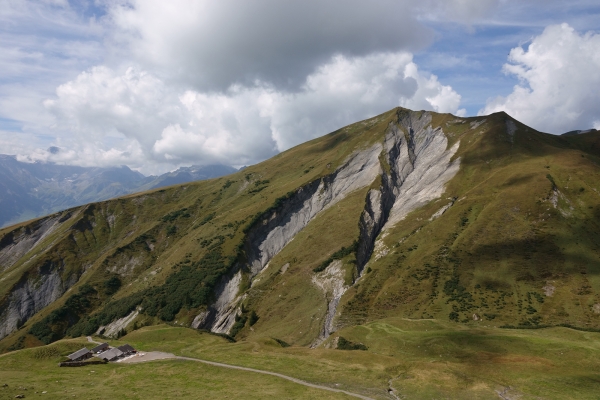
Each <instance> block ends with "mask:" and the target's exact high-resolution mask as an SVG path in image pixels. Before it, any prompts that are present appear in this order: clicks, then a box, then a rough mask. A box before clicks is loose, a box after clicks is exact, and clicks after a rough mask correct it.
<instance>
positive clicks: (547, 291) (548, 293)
mask: <svg viewBox="0 0 600 400" xmlns="http://www.w3.org/2000/svg"><path fill="white" fill-rule="evenodd" d="M542 290H543V291H544V294H545V295H546V296H547V297H552V295H554V291H555V290H556V288H555V287H554V285H552V284H551V283H550V282H547V283H546V286H544V287H543V288H542Z"/></svg>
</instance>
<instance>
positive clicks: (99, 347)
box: [90, 343, 108, 353]
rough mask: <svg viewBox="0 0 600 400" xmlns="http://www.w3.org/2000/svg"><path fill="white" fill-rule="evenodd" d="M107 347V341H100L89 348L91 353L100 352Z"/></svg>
mask: <svg viewBox="0 0 600 400" xmlns="http://www.w3.org/2000/svg"><path fill="white" fill-rule="evenodd" d="M106 349H108V343H101V344H99V345H98V346H96V347H94V348H93V349H92V350H90V351H91V352H92V353H100V352H101V351H102V350H106Z"/></svg>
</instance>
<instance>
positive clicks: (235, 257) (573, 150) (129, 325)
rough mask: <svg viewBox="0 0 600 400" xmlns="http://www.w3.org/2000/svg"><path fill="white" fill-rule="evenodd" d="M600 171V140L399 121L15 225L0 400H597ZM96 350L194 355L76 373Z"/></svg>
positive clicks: (371, 122) (2, 278)
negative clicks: (74, 362)
mask: <svg viewBox="0 0 600 400" xmlns="http://www.w3.org/2000/svg"><path fill="white" fill-rule="evenodd" d="M599 165H600V132H598V131H596V130H589V131H585V132H571V133H569V134H565V135H551V134H547V133H542V132H539V131H537V130H535V129H533V128H531V127H529V126H526V125H525V124H523V123H521V122H519V121H517V120H516V119H513V118H512V117H511V116H509V115H508V114H506V113H504V112H497V113H493V114H490V115H486V116H478V117H468V118H466V117H459V116H455V115H451V114H442V113H435V112H431V111H411V110H409V109H406V108H401V107H399V108H394V109H392V110H390V111H388V112H385V113H383V114H381V115H378V116H376V117H373V118H370V119H367V120H364V121H360V122H356V123H354V124H351V125H348V126H346V127H343V128H341V129H339V130H336V131H334V132H332V133H330V134H328V135H325V136H323V137H320V138H317V139H314V140H311V141H309V142H306V143H303V144H300V145H298V146H296V147H293V148H291V149H289V150H287V151H284V152H281V153H279V154H278V155H276V156H274V157H272V158H270V159H268V160H266V161H263V162H261V163H258V164H255V165H252V166H249V167H247V168H244V169H242V170H240V171H238V172H235V173H233V174H231V175H228V176H224V177H220V178H216V179H210V180H206V181H198V182H191V183H184V184H179V185H175V186H170V187H166V188H160V189H153V190H150V191H146V192H142V193H136V194H130V195H126V196H124V197H120V198H116V199H111V200H107V201H102V202H96V203H91V204H88V205H84V206H79V207H75V208H70V209H68V210H64V211H61V212H58V213H54V214H51V215H48V216H45V217H42V218H39V219H36V220H32V221H28V222H22V223H19V224H17V225H13V226H10V227H6V228H3V229H1V230H0V339H1V340H0V350H1V351H2V352H3V353H5V354H3V355H1V356H0V376H1V378H0V384H4V383H6V384H7V386H6V387H4V388H0V397H2V398H14V397H15V395H18V394H21V393H25V394H26V396H27V398H29V397H35V396H38V395H40V396H41V393H42V391H43V392H45V394H44V395H45V396H46V398H66V397H71V396H75V397H84V398H90V399H91V398H108V397H113V396H114V393H115V391H117V390H118V393H119V396H118V397H119V398H128V399H137V398H145V399H154V398H156V399H162V398H174V397H190V398H191V397H195V398H198V397H202V398H216V397H219V398H227V397H229V398H257V399H258V398H288V397H292V398H307V399H309V398H317V397H318V398H335V399H337V398H340V399H341V398H352V396H359V397H361V396H362V398H373V399H393V398H396V399H398V398H411V399H412V398H427V399H430V398H464V399H474V398H477V399H478V398H481V399H487V398H499V397H500V398H503V399H509V398H511V399H512V398H521V399H530V398H531V399H533V398H544V399H563V398H578V399H593V398H597V396H598V392H599V390H598V389H599V388H600V369H599V368H598V359H599V358H600V192H599V190H600V166H599ZM84 336H93V337H96V340H99V339H98V338H103V339H104V340H107V341H108V342H109V343H110V344H111V345H113V346H116V345H119V344H123V343H130V344H132V345H134V346H135V347H136V348H138V349H140V350H142V351H147V352H150V351H161V352H166V353H170V354H172V355H175V356H178V357H185V358H186V359H182V358H179V359H178V358H172V359H164V360H156V361H152V362H149V363H137V364H127V363H108V364H105V365H93V366H85V367H82V368H58V367H57V363H58V362H59V361H61V360H63V359H64V357H65V356H66V355H67V354H69V353H71V352H73V351H75V350H77V349H79V348H81V347H82V346H85V345H86V343H88V342H87V340H86V339H85V338H84ZM191 359H201V360H205V361H211V362H215V363H224V364H229V365H233V366H239V367H246V368H249V369H255V370H256V369H258V370H261V371H266V372H273V373H276V374H282V375H285V376H287V377H292V378H295V379H297V380H301V381H303V382H304V383H308V384H311V385H315V386H306V385H303V384H298V383H297V382H294V381H289V380H286V379H284V378H281V377H278V376H274V375H272V374H271V375H265V374H260V373H258V372H255V371H252V370H239V369H238V370H232V369H227V368H224V367H219V366H216V365H213V364H204V363H198V362H194V361H193V360H191ZM322 386H324V387H328V388H331V389H332V390H335V391H328V390H325V389H323V388H320V387H322ZM23 387H24V388H26V390H27V391H26V392H24V391H23V389H22V388H23ZM34 392H35V393H34Z"/></svg>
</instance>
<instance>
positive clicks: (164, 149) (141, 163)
mask: <svg viewBox="0 0 600 400" xmlns="http://www.w3.org/2000/svg"><path fill="white" fill-rule="evenodd" d="M459 104H460V95H458V94H457V93H456V92H455V91H454V90H452V88H451V87H449V86H444V85H442V84H441V83H440V82H439V81H438V80H437V77H436V76H435V75H431V74H426V73H422V72H420V71H419V70H418V67H417V65H416V64H415V63H414V62H413V60H412V55H411V54H410V53H403V52H401V53H379V54H372V55H369V56H365V57H346V56H342V55H337V56H334V57H332V58H331V59H330V60H329V61H328V62H326V63H325V64H323V65H322V66H320V67H319V68H317V70H316V71H315V72H314V73H312V74H310V75H309V76H308V77H307V78H306V79H305V81H304V82H303V84H302V85H301V86H300V88H299V90H296V91H286V90H284V89H280V88H277V87H276V86H274V85H273V84H271V83H269V82H263V81H259V80H256V81H255V82H254V84H253V85H240V84H235V85H231V86H230V87H229V88H228V89H227V90H225V91H214V92H201V91H196V90H191V89H182V88H181V87H179V86H176V85H168V84H166V83H165V82H164V81H163V80H162V79H160V78H159V77H157V76H155V75H152V74H150V73H148V72H146V71H142V70H140V69H136V68H131V67H130V68H127V69H126V70H124V71H122V72H119V71H116V70H113V69H110V68H108V67H94V68H91V69H90V70H89V71H86V72H83V73H81V74H80V75H79V76H78V77H77V78H76V79H74V80H73V81H70V82H67V83H65V84H63V85H61V86H60V87H59V88H58V89H57V91H56V96H55V97H54V98H52V99H48V100H46V101H45V103H44V105H45V107H46V108H47V109H48V110H49V111H50V112H51V113H52V114H53V115H54V116H55V124H54V126H53V129H54V130H55V131H56V132H60V133H61V134H60V135H57V137H60V138H61V141H60V142H59V143H57V145H58V146H59V147H61V148H65V149H68V150H70V151H61V152H58V153H57V154H51V153H48V152H41V153H39V154H38V157H42V156H43V157H45V159H50V160H54V161H60V162H66V161H71V162H74V163H78V164H84V165H85V164H88V165H90V164H94V165H111V164H114V163H117V162H119V161H121V160H123V161H124V160H127V159H128V160H129V161H128V162H127V164H128V165H130V166H133V167H137V168H141V169H142V170H143V171H144V172H155V171H156V170H160V169H161V168H162V169H163V170H164V169H168V168H169V166H170V168H173V167H174V166H177V165H182V164H190V163H209V162H221V163H226V164H233V165H244V164H249V163H255V162H257V161H260V160H263V159H265V158H267V157H270V156H272V155H274V154H276V153H277V152H279V151H282V150H285V149H288V148H290V147H291V146H294V145H296V144H299V143H302V142H304V141H306V140H309V139H312V138H315V137H318V136H321V135H323V134H326V133H328V132H331V131H333V130H335V129H337V128H340V127H341V126H344V125H346V124H349V123H352V122H355V121H357V120H360V119H364V118H368V117H371V116H373V115H376V114H378V113H381V112H383V111H386V110H387V109H390V108H392V107H394V106H398V105H402V106H405V107H410V108H414V109H427V110H434V111H439V112H452V113H459V114H460V113H462V112H463V111H462V110H459ZM36 154H37V153H36ZM34 155H35V154H34ZM77 155H81V157H82V159H80V160H76V159H74V158H76V157H77ZM123 163H124V162H123ZM148 165H152V166H153V168H155V169H154V170H153V169H151V168H148ZM161 166H162V167H161Z"/></svg>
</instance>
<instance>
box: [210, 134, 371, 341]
mask: <svg viewBox="0 0 600 400" xmlns="http://www.w3.org/2000/svg"><path fill="white" fill-rule="evenodd" d="M381 150H382V145H381V143H376V144H375V145H373V146H371V147H369V148H367V149H364V150H360V151H357V152H355V153H353V154H352V155H350V156H349V157H348V159H347V160H346V161H345V162H344V163H343V165H342V166H341V167H339V168H338V169H337V170H336V171H335V172H333V173H332V174H330V175H327V176H325V177H323V178H321V179H318V180H315V181H313V182H311V183H309V184H307V185H305V186H303V187H301V188H300V189H298V190H297V191H296V192H295V193H294V194H292V195H291V196H290V197H288V198H287V199H286V200H285V201H284V202H283V203H282V204H281V205H279V207H278V208H277V209H276V210H273V211H271V212H270V214H268V215H265V216H264V219H263V221H262V223H258V224H256V225H255V226H254V227H253V228H252V229H251V230H250V231H249V232H248V235H247V239H246V245H245V250H246V255H247V257H248V266H249V275H250V276H249V278H250V279H253V278H254V277H255V276H256V275H258V274H259V273H260V272H262V271H263V270H264V269H265V268H266V266H267V265H268V263H269V261H270V260H271V259H272V258H273V257H274V256H275V255H277V254H278V253H279V252H280V251H281V250H282V249H283V248H284V247H285V246H286V245H287V244H288V243H289V242H290V241H291V240H292V239H293V238H294V237H295V236H296V234H297V233H298V232H300V231H301V230H302V229H304V227H306V226H307V225H308V224H309V223H310V221H312V220H313V219H314V218H315V217H316V216H317V215H318V214H319V213H320V212H322V211H324V210H326V209H328V208H329V207H331V206H333V205H335V204H337V203H338V202H339V201H341V200H343V199H344V198H346V196H347V195H348V194H350V193H352V192H354V191H355V190H358V189H362V188H364V187H366V186H369V185H370V184H371V183H372V182H373V181H374V180H375V178H376V177H377V176H378V175H379V174H380V172H381V166H380V163H379V158H378V156H379V154H380V153H381ZM241 280H242V274H241V266H239V265H238V266H236V267H235V268H234V269H233V271H232V272H231V273H230V274H229V275H228V276H226V277H225V278H223V279H222V281H221V283H220V285H219V286H218V287H217V290H216V292H215V294H216V296H217V301H216V302H215V303H214V304H213V305H211V306H210V307H209V312H210V315H209V316H207V317H206V318H205V319H204V322H203V323H202V324H199V325H198V326H199V327H200V328H208V329H210V330H211V331H213V332H217V333H227V332H229V330H230V329H231V327H232V326H233V324H234V323H235V315H236V313H237V312H238V307H237V304H238V302H239V300H240V299H241V297H240V296H238V288H239V284H240V282H241Z"/></svg>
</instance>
